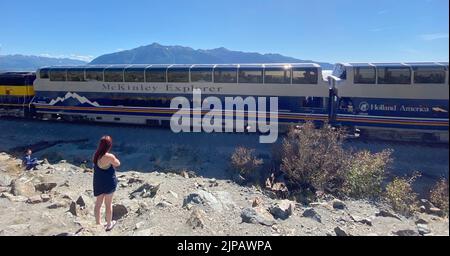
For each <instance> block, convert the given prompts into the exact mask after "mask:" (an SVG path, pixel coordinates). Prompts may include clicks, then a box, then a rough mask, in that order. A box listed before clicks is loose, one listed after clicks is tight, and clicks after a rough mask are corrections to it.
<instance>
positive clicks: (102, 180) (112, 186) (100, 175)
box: [94, 163, 117, 196]
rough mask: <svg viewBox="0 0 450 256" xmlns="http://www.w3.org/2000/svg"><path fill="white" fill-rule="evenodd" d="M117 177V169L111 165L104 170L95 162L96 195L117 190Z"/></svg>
mask: <svg viewBox="0 0 450 256" xmlns="http://www.w3.org/2000/svg"><path fill="white" fill-rule="evenodd" d="M116 188H117V178H116V170H115V169H114V167H113V166H112V165H111V166H110V167H109V168H108V169H107V170H104V169H102V168H100V167H98V165H97V164H96V163H95V164H94V196H99V195H102V194H111V193H114V192H115V191H116Z"/></svg>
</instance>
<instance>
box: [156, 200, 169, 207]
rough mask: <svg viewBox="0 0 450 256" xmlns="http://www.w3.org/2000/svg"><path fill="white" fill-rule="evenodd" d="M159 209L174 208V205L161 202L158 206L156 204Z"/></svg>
mask: <svg viewBox="0 0 450 256" xmlns="http://www.w3.org/2000/svg"><path fill="white" fill-rule="evenodd" d="M156 206H157V207H161V208H167V207H170V206H172V203H170V202H167V201H161V202H159V203H158V204H156Z"/></svg>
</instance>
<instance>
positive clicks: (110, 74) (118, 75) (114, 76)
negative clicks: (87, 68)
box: [105, 69, 123, 83]
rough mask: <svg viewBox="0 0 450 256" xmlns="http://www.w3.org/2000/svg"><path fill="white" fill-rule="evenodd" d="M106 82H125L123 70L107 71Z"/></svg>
mask: <svg viewBox="0 0 450 256" xmlns="http://www.w3.org/2000/svg"><path fill="white" fill-rule="evenodd" d="M105 82H116V83H118V82H123V70H122V69H105Z"/></svg>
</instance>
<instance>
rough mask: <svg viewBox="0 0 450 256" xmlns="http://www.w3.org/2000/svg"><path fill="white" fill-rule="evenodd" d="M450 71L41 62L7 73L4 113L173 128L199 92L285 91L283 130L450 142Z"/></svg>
mask: <svg viewBox="0 0 450 256" xmlns="http://www.w3.org/2000/svg"><path fill="white" fill-rule="evenodd" d="M448 67H449V66H448V62H417V63H337V64H335V66H334V70H333V71H332V72H330V73H325V72H324V70H322V68H321V66H320V65H318V64H315V63H271V64H214V65H213V64H211V65H209V64H203V65H200V64H195V65H187V64H186V65H182V64H152V65H150V64H149V65H143V64H139V65H138V64H136V65H87V66H73V67H62V66H54V67H43V68H40V69H38V70H37V71H36V72H7V73H2V74H0V115H1V116H11V115H14V116H21V117H25V118H37V119H46V120H48V119H57V120H67V121H92V122H106V123H127V124H141V125H166V124H167V123H168V122H170V118H171V116H172V115H173V114H174V113H175V112H176V111H177V110H176V109H173V108H171V107H170V103H171V100H172V99H174V98H175V97H178V96H184V97H186V98H188V99H190V100H191V101H192V100H193V96H192V92H193V90H194V89H199V90H201V92H202V95H203V96H204V97H208V96H215V97H218V98H219V99H220V100H221V101H224V99H225V98H226V97H229V96H233V97H243V98H245V97H249V96H252V97H277V98H278V125H280V126H289V125H296V124H301V123H304V122H306V121H312V122H314V123H316V124H318V125H320V124H323V123H328V124H330V125H333V126H336V127H343V128H346V129H348V130H350V131H355V132H357V133H358V134H359V135H360V136H368V137H379V138H384V139H393V140H398V139H400V140H420V141H433V142H446V143H448V128H449V116H448V110H449V71H448ZM206 111H207V109H202V113H205V112H206ZM224 111H225V112H226V111H230V110H226V109H225V110H224ZM231 111H238V110H231ZM225 112H223V113H225ZM242 112H243V113H241V114H242V115H241V116H244V117H246V116H248V115H249V112H248V111H242Z"/></svg>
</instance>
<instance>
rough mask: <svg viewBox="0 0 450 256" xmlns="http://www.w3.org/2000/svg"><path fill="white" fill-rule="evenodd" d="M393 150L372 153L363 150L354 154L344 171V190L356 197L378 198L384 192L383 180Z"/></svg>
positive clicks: (345, 192) (348, 194) (346, 193)
mask: <svg viewBox="0 0 450 256" xmlns="http://www.w3.org/2000/svg"><path fill="white" fill-rule="evenodd" d="M391 154H392V151H391V150H384V151H382V152H380V153H375V154H372V153H370V152H369V151H361V152H357V153H355V154H352V155H351V156H350V158H349V159H348V161H347V167H346V168H345V170H344V172H343V173H342V177H343V179H344V184H343V188H342V192H343V193H344V194H345V195H347V196H350V197H352V198H356V199H363V198H366V199H376V198H378V197H379V196H380V195H381V193H382V189H383V187H382V185H383V180H384V179H385V174H386V170H387V167H388V165H389V163H390V162H391V161H392V159H391Z"/></svg>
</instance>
